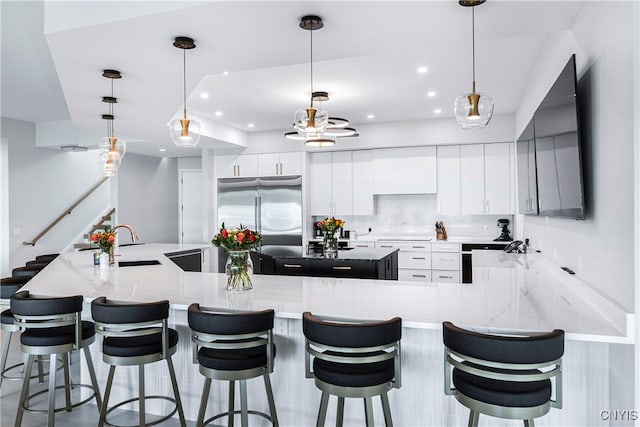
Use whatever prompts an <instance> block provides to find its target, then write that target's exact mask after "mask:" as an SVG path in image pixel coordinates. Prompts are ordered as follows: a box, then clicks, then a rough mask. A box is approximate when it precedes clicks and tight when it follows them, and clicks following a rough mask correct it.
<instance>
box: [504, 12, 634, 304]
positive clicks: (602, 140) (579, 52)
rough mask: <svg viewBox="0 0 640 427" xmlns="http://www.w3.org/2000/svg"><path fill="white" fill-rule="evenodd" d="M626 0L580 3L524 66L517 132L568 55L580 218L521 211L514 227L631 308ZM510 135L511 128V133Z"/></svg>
mask: <svg viewBox="0 0 640 427" xmlns="http://www.w3.org/2000/svg"><path fill="white" fill-rule="evenodd" d="M632 12H633V3H632V2H586V3H585V5H584V7H583V9H582V11H581V13H580V15H579V16H578V17H577V19H576V22H575V24H574V27H573V29H572V31H571V32H564V33H561V34H558V35H556V36H550V39H549V41H548V45H547V46H546V47H545V48H543V49H541V55H540V61H539V63H538V67H537V68H536V69H534V70H532V75H531V79H530V81H529V84H528V87H529V91H528V92H527V93H526V94H525V95H524V96H523V99H522V102H521V107H520V108H519V109H518V111H517V112H516V116H515V121H516V123H515V129H516V132H517V134H518V133H520V132H521V131H522V129H524V127H525V126H526V124H527V123H528V121H529V119H530V118H531V116H532V115H533V112H534V110H535V108H536V107H537V106H538V105H539V103H540V101H541V100H542V98H543V97H544V95H545V94H546V92H547V90H548V89H549V88H550V86H551V85H552V83H553V82H554V81H555V78H556V77H557V76H558V74H559V73H560V71H561V69H562V67H563V66H564V65H565V63H566V62H567V60H568V59H569V56H570V55H571V54H572V53H575V54H576V62H577V70H578V80H579V89H578V95H579V96H581V102H580V104H581V120H582V129H583V135H582V136H583V142H584V149H583V156H584V157H583V163H584V169H585V174H584V181H585V199H586V203H587V218H586V220H585V221H573V220H566V219H558V218H548V217H531V216H524V217H523V218H521V219H522V231H523V235H524V236H525V237H529V238H530V239H531V242H532V243H533V244H534V245H537V246H539V247H540V249H541V250H542V251H543V252H544V253H545V254H546V255H547V256H550V257H552V258H554V259H555V260H556V261H557V262H558V263H559V264H560V265H563V266H568V267H570V268H571V269H573V270H574V271H576V273H577V276H579V277H580V278H581V279H583V280H585V281H586V282H588V283H591V284H593V285H594V286H596V287H597V288H599V289H600V290H601V291H602V292H604V293H606V294H607V295H609V296H610V297H612V298H613V299H615V300H616V301H617V302H619V303H620V304H622V306H624V307H625V308H626V309H627V310H630V311H633V310H634V260H635V258H634V235H635V234H634V231H633V230H634V180H633V177H634V157H633V155H632V154H633V152H634V139H633V138H634V134H633V131H634V120H637V111H635V112H634V96H637V94H636V93H635V92H634V91H633V90H632V88H633V83H634V81H633V72H634V70H633V64H634V57H635V56H637V55H638V52H637V51H635V50H634V49H633V35H634V27H633V25H634V15H633V13H632ZM517 134H516V135H517Z"/></svg>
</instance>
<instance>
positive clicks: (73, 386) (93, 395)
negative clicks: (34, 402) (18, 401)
mask: <svg viewBox="0 0 640 427" xmlns="http://www.w3.org/2000/svg"><path fill="white" fill-rule="evenodd" d="M31 378H34V377H31ZM36 378H37V375H36ZM83 387H85V388H89V389H91V390H92V391H93V387H92V386H90V385H89V384H69V388H70V389H71V390H73V389H74V388H83ZM64 388H66V386H65V385H59V386H56V390H60V389H64ZM48 391H49V389H48V388H46V389H44V390H40V391H39V392H37V393H33V394H31V395H29V397H27V401H30V400H31V399H32V398H34V397H36V396H39V395H41V394H44V393H47V392H48ZM95 397H96V393H95V391H94V392H93V393H91V395H90V396H89V397H87V398H86V399H84V400H81V401H80V402H76V403H72V404H71V405H70V406H69V408H67V407H66V406H61V407H59V408H55V409H54V411H53V412H62V411H66V410H67V409H69V410H71V409H73V408H77V407H78V406H80V405H84V404H85V403H87V402H89V401H90V400H92V399H95ZM22 409H23V410H24V411H25V412H32V413H38V414H47V413H49V410H48V409H35V408H31V407H26V406H24V405H22Z"/></svg>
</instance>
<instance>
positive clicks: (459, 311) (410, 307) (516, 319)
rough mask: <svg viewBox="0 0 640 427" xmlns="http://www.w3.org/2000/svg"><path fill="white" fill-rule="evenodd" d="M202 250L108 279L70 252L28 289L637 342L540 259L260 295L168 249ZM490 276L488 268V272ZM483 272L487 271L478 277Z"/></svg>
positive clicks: (143, 251)
mask: <svg viewBox="0 0 640 427" xmlns="http://www.w3.org/2000/svg"><path fill="white" fill-rule="evenodd" d="M203 247H209V246H205V245H176V244H145V245H139V246H128V247H122V248H120V249H119V252H121V253H122V255H121V256H120V257H117V258H116V263H117V261H119V260H150V259H157V260H159V261H160V262H161V265H151V266H137V267H114V268H112V269H111V271H110V274H109V277H108V279H107V280H101V278H100V271H99V268H98V267H94V266H93V264H92V256H91V252H87V251H84V252H69V253H63V254H61V255H60V256H59V257H58V258H56V259H55V260H54V261H53V262H52V263H51V264H50V265H49V266H47V267H46V268H45V269H44V270H42V271H41V272H40V273H39V274H38V275H36V276H35V277H34V278H33V279H32V280H30V281H29V283H27V285H25V287H24V289H28V290H30V291H31V292H33V293H34V294H39V295H49V296H61V295H76V294H82V295H84V296H85V298H86V300H87V301H90V300H92V299H93V298H95V297H98V296H106V297H107V298H111V299H114V300H119V301H154V300H161V299H168V300H169V301H170V302H171V306H172V308H174V309H177V310H185V309H186V308H187V307H188V306H189V304H191V303H193V302H199V303H200V304H202V305H204V306H211V307H221V308H222V307H229V308H239V309H252V310H259V309H264V308H273V309H274V310H275V311H276V316H278V317H283V318H295V319H299V318H300V316H301V313H302V312H304V311H311V312H314V313H318V314H322V315H327V316H336V317H341V318H357V319H385V318H390V317H393V316H401V317H402V318H403V325H404V326H405V327H408V328H429V329H436V328H440V327H441V323H442V321H444V320H449V321H452V322H454V323H456V324H459V325H465V326H467V327H476V328H478V330H493V331H498V330H503V331H504V330H509V331H519V330H522V331H532V330H535V331H537V330H550V329H553V328H560V329H564V330H565V331H566V332H567V337H568V338H571V339H579V340H588V341H603V342H621V343H629V342H632V333H631V332H630V331H631V329H630V328H629V327H628V325H629V324H631V322H632V320H633V319H632V315H631V314H628V313H625V312H624V311H623V310H622V309H620V308H619V307H618V306H616V305H615V304H614V303H612V302H611V301H609V300H608V299H607V298H606V297H604V296H602V295H600V294H598V293H597V292H596V291H594V290H593V289H592V288H591V287H590V286H589V285H586V284H584V283H582V282H580V281H579V280H578V279H576V278H575V277H574V276H569V275H568V274H566V273H565V272H563V271H562V270H560V269H559V267H558V266H555V265H553V264H552V263H551V262H550V261H548V260H547V259H545V258H543V256H542V255H540V254H528V255H511V254H504V253H503V252H502V251H481V253H480V254H479V256H475V255H474V257H473V260H474V280H476V276H478V278H480V277H482V278H486V279H485V280H481V279H478V280H477V281H476V282H475V283H473V284H451V283H426V284H424V283H417V282H401V281H384V280H364V279H338V278H317V277H300V276H297V277H295V276H270V275H254V280H253V282H254V289H253V290H251V291H244V292H242V291H236V292H229V291H227V290H226V289H225V286H226V276H225V275H224V274H218V273H195V272H184V271H182V270H181V269H180V268H179V267H178V266H177V265H175V264H174V263H173V262H172V261H171V260H169V259H168V258H167V257H166V256H164V253H168V252H175V251H180V250H189V249H197V248H203ZM483 269H484V271H485V272H486V274H485V272H483ZM480 273H482V274H480Z"/></svg>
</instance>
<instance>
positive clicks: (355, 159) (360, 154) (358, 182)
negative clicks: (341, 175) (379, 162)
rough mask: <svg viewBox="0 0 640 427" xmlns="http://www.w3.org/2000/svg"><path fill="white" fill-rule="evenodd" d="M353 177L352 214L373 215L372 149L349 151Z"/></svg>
mask: <svg viewBox="0 0 640 427" xmlns="http://www.w3.org/2000/svg"><path fill="white" fill-rule="evenodd" d="M351 166H352V178H353V182H352V183H353V192H352V193H353V211H352V215H373V151H372V150H361V151H353V152H352V153H351Z"/></svg>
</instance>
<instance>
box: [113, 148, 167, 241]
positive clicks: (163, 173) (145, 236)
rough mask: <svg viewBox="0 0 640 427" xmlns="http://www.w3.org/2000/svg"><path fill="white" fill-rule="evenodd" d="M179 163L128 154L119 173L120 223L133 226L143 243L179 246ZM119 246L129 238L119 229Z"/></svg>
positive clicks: (123, 230) (125, 232)
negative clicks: (177, 244)
mask: <svg viewBox="0 0 640 427" xmlns="http://www.w3.org/2000/svg"><path fill="white" fill-rule="evenodd" d="M177 165H178V162H177V160H176V159H175V158H168V157H165V158H160V157H150V156H144V155H141V154H133V153H127V155H126V156H125V157H124V158H123V159H122V163H121V165H120V169H119V170H118V189H117V191H118V222H119V223H120V224H129V225H131V226H132V227H133V228H134V229H135V231H136V234H137V235H138V237H139V238H140V241H141V242H145V243H159V242H164V243H177V242H178V167H177ZM119 231H121V232H122V233H120V237H119V243H128V242H129V241H130V237H129V236H128V232H127V231H126V230H125V229H120V230H119Z"/></svg>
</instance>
